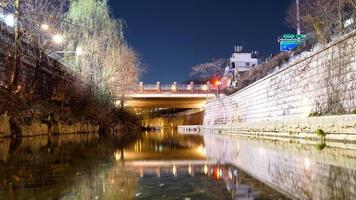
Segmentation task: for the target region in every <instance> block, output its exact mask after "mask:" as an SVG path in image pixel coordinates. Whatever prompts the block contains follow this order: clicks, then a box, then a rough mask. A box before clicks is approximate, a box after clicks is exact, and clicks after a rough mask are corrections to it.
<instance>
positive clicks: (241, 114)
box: [204, 31, 356, 133]
mask: <svg viewBox="0 0 356 200" xmlns="http://www.w3.org/2000/svg"><path fill="white" fill-rule="evenodd" d="M355 109H356V31H353V32H351V33H349V34H347V35H345V36H343V37H341V38H339V39H337V40H335V41H334V42H332V43H330V44H328V45H326V46H323V47H319V48H315V49H314V50H313V51H312V52H305V53H303V54H302V55H301V56H299V57H298V58H293V59H291V61H290V62H289V63H287V64H285V65H284V66H282V67H281V68H280V69H278V70H277V71H276V72H274V73H272V74H270V75H268V76H267V77H265V78H263V79H261V80H259V81H257V82H255V83H253V84H252V85H250V86H248V87H246V88H244V89H242V90H240V91H238V92H237V93H235V94H233V95H231V96H227V97H223V98H220V99H216V100H213V101H210V102H208V103H207V105H206V107H205V115H204V127H205V128H209V127H211V128H214V127H215V128H216V127H217V126H222V127H224V129H226V130H227V129H230V128H233V127H237V128H238V129H247V130H251V129H256V131H257V130H258V131H282V132H305V133H308V132H314V131H315V129H316V128H319V127H323V128H326V129H328V130H329V131H330V132H332V133H334V132H344V133H356V131H355V125H356V120H355V117H354V116H345V117H342V118H328V117H322V118H318V117H316V118H314V117H313V118H308V116H309V115H310V113H328V112H329V113H338V112H339V113H347V112H352V111H354V110H355ZM330 120H331V121H330ZM333 120H344V121H342V122H345V123H340V122H336V121H335V122H334V121H333ZM222 127H221V128H222Z"/></svg>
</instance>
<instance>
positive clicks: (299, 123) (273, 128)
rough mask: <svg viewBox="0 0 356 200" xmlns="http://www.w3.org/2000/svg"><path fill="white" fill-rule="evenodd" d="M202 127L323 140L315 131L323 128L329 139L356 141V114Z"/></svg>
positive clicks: (202, 128)
mask: <svg viewBox="0 0 356 200" xmlns="http://www.w3.org/2000/svg"><path fill="white" fill-rule="evenodd" d="M198 128H199V129H200V131H201V132H202V131H210V132H212V133H214V134H224V135H234V134H238V135H246V136H253V137H265V138H293V139H307V140H320V136H318V135H317V134H316V133H315V131H316V130H317V129H322V130H323V131H324V132H325V133H326V137H325V139H326V141H342V142H355V143H356V115H336V116H322V117H305V118H290V119H285V120H276V121H262V122H250V123H231V124H221V125H203V126H200V127H198Z"/></svg>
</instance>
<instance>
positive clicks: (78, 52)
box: [75, 47, 83, 56]
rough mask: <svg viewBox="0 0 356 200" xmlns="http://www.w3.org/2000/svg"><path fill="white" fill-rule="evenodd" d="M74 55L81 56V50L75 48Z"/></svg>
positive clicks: (80, 48)
mask: <svg viewBox="0 0 356 200" xmlns="http://www.w3.org/2000/svg"><path fill="white" fill-rule="evenodd" d="M75 55H77V56H81V55H83V49H82V47H77V48H76V49H75Z"/></svg>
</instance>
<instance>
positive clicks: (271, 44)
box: [109, 0, 294, 83]
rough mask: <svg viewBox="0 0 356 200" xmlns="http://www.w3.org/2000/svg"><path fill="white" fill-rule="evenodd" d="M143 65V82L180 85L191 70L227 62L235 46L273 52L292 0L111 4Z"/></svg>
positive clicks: (126, 0) (121, 0)
mask: <svg viewBox="0 0 356 200" xmlns="http://www.w3.org/2000/svg"><path fill="white" fill-rule="evenodd" d="M109 2H110V5H111V7H112V12H113V14H114V16H115V17H116V18H120V19H123V20H124V21H125V22H126V38H127V40H128V42H129V44H130V45H131V46H132V47H133V48H134V49H135V50H136V51H137V52H138V53H139V54H140V55H141V57H142V61H143V63H144V64H145V65H146V73H145V74H144V75H143V76H142V78H141V79H142V81H144V82H145V83H155V82H156V81H160V82H162V83H171V82H173V81H178V82H183V81H185V80H187V79H189V73H190V68H191V66H193V65H195V64H199V63H203V62H208V61H210V60H212V59H214V58H229V57H230V56H231V53H232V52H233V46H234V45H239V44H242V45H243V46H244V49H245V50H246V51H251V50H257V51H259V52H260V53H261V54H262V55H263V56H268V55H270V54H271V53H277V52H278V50H279V47H278V43H277V39H278V36H280V35H282V34H284V33H289V32H294V31H293V30H290V29H288V28H287V27H286V26H285V23H284V18H285V15H286V9H287V7H288V6H289V4H290V3H291V2H292V0H110V1H109Z"/></svg>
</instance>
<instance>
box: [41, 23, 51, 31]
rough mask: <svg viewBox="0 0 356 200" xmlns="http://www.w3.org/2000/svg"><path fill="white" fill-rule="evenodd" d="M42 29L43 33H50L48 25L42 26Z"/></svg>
mask: <svg viewBox="0 0 356 200" xmlns="http://www.w3.org/2000/svg"><path fill="white" fill-rule="evenodd" d="M41 29H42V30H43V31H48V30H49V26H48V24H41Z"/></svg>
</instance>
